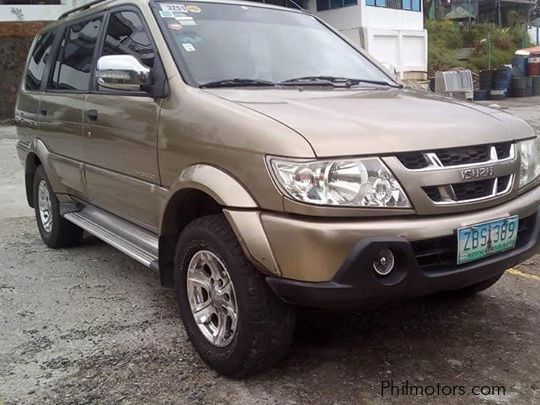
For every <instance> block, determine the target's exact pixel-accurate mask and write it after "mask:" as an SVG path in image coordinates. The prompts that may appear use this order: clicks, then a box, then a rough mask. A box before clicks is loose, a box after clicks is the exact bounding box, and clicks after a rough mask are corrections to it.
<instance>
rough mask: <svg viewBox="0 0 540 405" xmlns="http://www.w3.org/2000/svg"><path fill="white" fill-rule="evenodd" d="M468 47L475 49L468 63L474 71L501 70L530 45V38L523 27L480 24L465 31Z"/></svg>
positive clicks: (465, 40) (464, 35) (464, 36)
mask: <svg viewBox="0 0 540 405" xmlns="http://www.w3.org/2000/svg"><path fill="white" fill-rule="evenodd" d="M463 38H464V42H465V44H466V46H469V47H471V48H474V49H475V51H474V53H473V56H472V57H471V58H470V59H469V61H468V67H469V68H470V69H472V70H485V69H488V67H489V53H490V51H491V68H494V69H496V68H500V67H502V66H503V65H505V64H508V63H510V62H511V61H512V58H513V57H514V54H515V52H516V51H517V50H518V49H520V48H524V47H527V46H529V45H530V41H529V36H528V35H527V33H526V31H525V29H524V28H523V26H520V25H515V26H514V27H512V28H499V27H497V26H496V25H494V24H478V25H475V26H474V27H472V28H471V29H468V30H465V31H463Z"/></svg>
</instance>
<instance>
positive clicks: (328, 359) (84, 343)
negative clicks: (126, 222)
mask: <svg viewBox="0 0 540 405" xmlns="http://www.w3.org/2000/svg"><path fill="white" fill-rule="evenodd" d="M531 100H532V99H531ZM532 101H534V100H532ZM538 101H539V100H538V99H537V100H536V103H532V102H523V103H522V102H519V103H517V102H516V103H515V104H511V105H509V106H504V107H509V108H510V110H511V111H513V112H515V113H517V114H519V115H522V116H524V117H527V118H528V119H530V120H531V121H532V122H533V123H534V124H537V125H538V124H540V111H539V110H540V109H539V108H538ZM522 104H523V105H522ZM531 110H532V112H531ZM527 114H529V115H527ZM12 134H13V132H12V130H11V129H6V128H3V129H2V128H0V173H2V175H1V177H0V404H2V401H5V403H55V404H60V403H77V404H93V403H122V404H124V403H125V404H128V403H131V404H137V403H166V404H172V403H175V404H176V403H179V404H183V403H186V404H214V403H230V404H254V403H265V404H310V403H314V404H315V403H317V404H319V403H332V404H342V403H343V404H353V403H354V404H355V403H370V404H382V403H388V402H391V403H411V404H420V403H425V402H426V401H428V402H429V403H463V404H466V403H467V404H468V403H471V402H473V401H474V402H478V403H508V404H537V403H540V344H539V342H540V340H539V338H538V336H539V333H540V317H539V315H538V314H539V313H540V303H539V302H538V297H539V296H540V266H539V264H540V257H536V258H533V259H532V260H530V261H528V262H527V263H524V264H522V265H521V266H519V267H517V268H516V269H512V270H511V271H510V272H508V273H507V274H506V275H505V276H504V277H503V279H502V280H501V282H499V283H498V284H497V285H495V286H494V287H493V288H491V289H489V290H487V291H486V292H484V293H482V294H479V295H478V296H476V297H474V298H469V299H462V300H452V299H449V298H442V297H437V298H435V297H429V298H423V299H419V300H415V301H411V302H407V303H401V304H395V305H390V306H386V307H383V308H379V309H374V310H369V311H364V312H361V313H338V314H336V313H328V312H318V311H303V312H301V313H300V316H299V324H298V327H297V330H296V334H295V339H294V342H293V347H292V350H291V353H290V355H289V356H288V357H287V358H286V359H285V360H284V361H282V362H281V363H280V364H278V365H277V366H276V367H274V368H273V369H272V370H270V371H269V372H267V373H264V374H262V375H259V376H256V377H253V378H250V379H247V380H244V381H233V380H228V379H225V378H222V377H220V376H219V375H217V374H216V373H214V372H212V371H210V370H209V369H208V368H207V367H206V366H205V365H204V364H203V363H202V362H201V360H200V359H199V357H198V356H197V354H196V353H195V352H194V350H193V349H192V347H191V346H190V344H189V342H188V340H187V337H186V334H185V333H184V331H183V328H182V325H181V323H180V321H179V318H178V315H177V310H176V303H175V300H174V297H173V294H172V292H171V291H169V290H165V289H162V288H161V287H160V286H159V281H158V277H157V274H155V273H153V272H151V271H149V270H147V269H146V268H144V267H143V266H141V265H139V264H138V263H136V262H134V261H132V260H131V259H129V258H127V257H126V256H124V255H122V254H121V253H119V252H117V251H116V250H114V249H113V248H111V247H109V246H107V245H105V244H103V243H101V242H99V241H98V240H96V239H95V238H93V237H90V236H87V237H86V238H85V240H84V243H83V245H82V246H80V247H77V248H73V249H69V250H59V251H54V250H50V249H47V248H46V247H45V246H44V245H43V244H42V243H41V241H40V239H39V236H38V233H37V229H36V226H35V223H34V220H33V218H32V217H30V216H28V215H31V211H30V210H28V209H27V208H26V207H25V206H24V192H23V191H22V188H21V187H20V186H22V177H23V175H22V170H21V168H20V166H19V163H18V161H17V160H16V154H15V152H14V149H13V147H14V143H15V141H14V139H12V138H13V136H12ZM17 184H19V185H20V186H19V187H17ZM6 193H9V194H10V195H18V197H17V198H14V200H10V202H9V203H8V202H7V201H8V200H7V199H6ZM12 193H14V194H12ZM14 201H15V203H14ZM384 381H392V382H393V384H394V385H396V386H401V384H404V383H406V382H409V384H413V385H419V386H424V387H426V390H427V389H428V388H427V387H428V386H435V387H436V385H437V384H439V385H440V386H454V385H455V386H463V388H464V390H465V392H466V394H465V395H450V396H446V395H444V394H442V393H441V395H429V396H426V395H424V396H421V395H420V396H412V395H409V396H389V393H388V391H385V396H382V395H381V384H382V383H383V382H384ZM474 386H489V387H491V388H492V387H495V386H497V387H498V386H502V387H504V393H502V392H501V391H500V390H499V392H487V390H486V391H485V393H484V394H482V395H473V394H471V393H470V390H472V389H473V387H474ZM491 391H493V389H492V390H491ZM443 392H445V391H443Z"/></svg>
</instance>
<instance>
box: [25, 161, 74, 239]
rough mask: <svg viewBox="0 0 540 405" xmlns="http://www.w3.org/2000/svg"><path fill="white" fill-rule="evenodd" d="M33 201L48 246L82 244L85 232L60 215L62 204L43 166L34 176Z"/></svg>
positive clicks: (40, 231)
mask: <svg viewBox="0 0 540 405" xmlns="http://www.w3.org/2000/svg"><path fill="white" fill-rule="evenodd" d="M33 200H34V211H35V214H36V221H37V225H38V229H39V233H40V235H41V239H42V240H43V242H44V243H45V244H46V245H47V246H49V247H50V248H53V249H60V248H65V247H71V246H75V245H78V244H79V243H80V241H81V239H82V235H83V230H82V229H81V228H79V227H78V226H76V225H74V224H72V223H71V222H69V221H67V220H65V219H64V218H62V216H61V215H60V203H59V202H58V198H57V197H56V195H55V194H54V192H53V191H52V188H51V183H50V182H49V179H48V178H47V175H46V174H45V170H44V169H43V166H39V167H38V168H37V170H36V173H35V175H34V189H33Z"/></svg>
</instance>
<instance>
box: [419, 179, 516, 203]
mask: <svg viewBox="0 0 540 405" xmlns="http://www.w3.org/2000/svg"><path fill="white" fill-rule="evenodd" d="M511 178H512V176H502V177H498V178H497V179H488V180H479V181H470V182H467V183H455V184H450V185H448V186H449V187H451V189H452V191H453V192H454V196H455V198H456V199H455V200H453V201H454V202H462V201H468V200H476V199H480V198H489V197H496V196H498V195H500V194H502V193H504V192H506V191H507V190H508V187H509V185H510V179H511ZM495 180H497V194H496V195H495V194H494V193H493V189H494V186H495ZM440 187H447V186H446V185H444V186H428V187H424V191H425V192H426V194H427V195H428V197H429V198H430V199H431V201H433V202H436V203H442V202H445V200H444V198H443V196H442V194H441V192H440V190H439V188H440Z"/></svg>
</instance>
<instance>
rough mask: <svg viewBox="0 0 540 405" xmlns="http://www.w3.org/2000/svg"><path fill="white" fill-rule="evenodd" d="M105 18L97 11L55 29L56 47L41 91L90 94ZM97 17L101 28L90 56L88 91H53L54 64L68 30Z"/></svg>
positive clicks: (103, 12) (103, 13) (102, 13)
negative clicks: (56, 30)
mask: <svg viewBox="0 0 540 405" xmlns="http://www.w3.org/2000/svg"><path fill="white" fill-rule="evenodd" d="M106 16H107V11H99V12H97V13H93V14H87V15H84V16H81V17H79V18H76V19H73V20H70V21H66V22H65V23H63V24H61V25H60V26H59V27H58V28H57V29H58V33H57V35H58V38H57V43H56V47H55V49H54V58H53V59H52V63H50V66H49V72H48V73H49V76H48V78H47V81H46V85H45V89H44V90H43V91H44V92H46V93H50V94H89V93H90V89H91V87H92V86H91V84H92V81H93V80H94V76H95V72H96V64H97V60H96V55H97V49H98V46H97V44H98V43H99V40H100V38H101V36H102V35H103V24H104V22H105V21H106ZM99 17H101V27H100V30H99V33H98V35H97V38H96V47H95V48H94V53H93V55H92V67H91V69H90V79H89V83H88V89H86V90H66V89H53V88H51V87H50V86H51V84H52V79H53V74H54V66H55V64H56V61H57V60H58V57H59V53H60V51H61V44H62V40H63V39H64V38H65V36H66V34H67V32H68V30H69V29H70V28H71V27H73V26H74V25H77V24H81V23H84V22H87V21H90V20H96V19H98V18H99Z"/></svg>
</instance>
